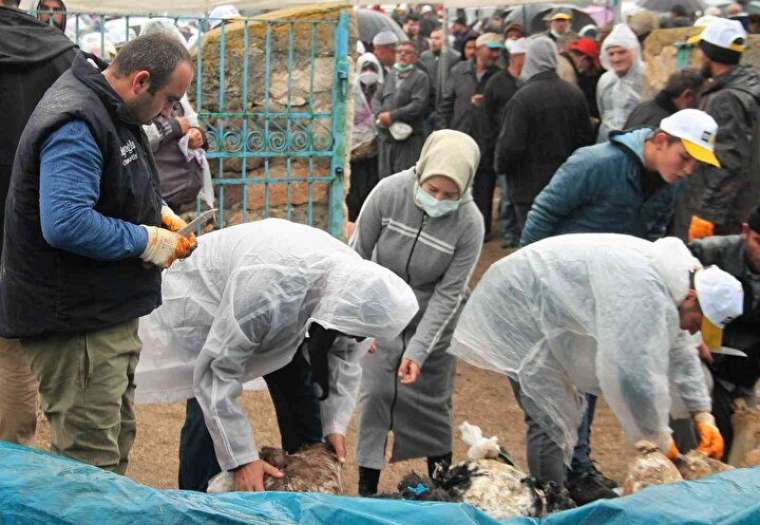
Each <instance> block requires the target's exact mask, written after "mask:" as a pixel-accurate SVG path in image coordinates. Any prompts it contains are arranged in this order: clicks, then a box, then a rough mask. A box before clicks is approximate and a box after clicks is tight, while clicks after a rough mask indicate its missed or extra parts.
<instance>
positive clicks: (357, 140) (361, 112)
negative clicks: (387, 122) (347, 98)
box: [351, 53, 383, 152]
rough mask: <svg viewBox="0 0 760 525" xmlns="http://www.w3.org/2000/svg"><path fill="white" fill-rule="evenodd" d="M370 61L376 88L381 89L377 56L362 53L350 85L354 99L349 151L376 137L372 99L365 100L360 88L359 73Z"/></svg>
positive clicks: (364, 144)
mask: <svg viewBox="0 0 760 525" xmlns="http://www.w3.org/2000/svg"><path fill="white" fill-rule="evenodd" d="M368 62H371V63H373V64H375V67H376V69H377V72H378V73H377V74H378V78H377V85H378V86H380V87H378V88H377V89H382V84H383V68H382V67H381V66H380V62H378V60H377V58H376V57H375V55H374V54H372V53H364V54H363V55H362V56H360V57H359V58H358V59H357V60H356V77H355V79H354V84H353V86H352V93H353V99H354V125H353V127H352V128H351V151H352V152H353V151H355V150H357V149H358V148H360V147H362V146H367V145H368V144H369V143H371V142H373V141H374V140H375V137H377V128H376V127H375V116H374V115H373V114H372V100H371V99H370V100H367V97H366V95H365V94H364V90H363V89H362V84H361V81H360V80H359V74H360V73H361V72H362V69H363V68H364V66H365V65H366V64H367V63H368Z"/></svg>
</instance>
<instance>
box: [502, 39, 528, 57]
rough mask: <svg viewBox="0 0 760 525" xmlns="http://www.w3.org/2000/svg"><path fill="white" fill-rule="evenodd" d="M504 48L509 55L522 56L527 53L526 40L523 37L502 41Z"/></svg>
mask: <svg viewBox="0 0 760 525" xmlns="http://www.w3.org/2000/svg"><path fill="white" fill-rule="evenodd" d="M504 47H506V48H507V51H509V54H510V55H524V54H525V53H526V52H527V51H528V39H527V38H525V37H523V38H518V39H516V40H510V39H507V40H505V41H504Z"/></svg>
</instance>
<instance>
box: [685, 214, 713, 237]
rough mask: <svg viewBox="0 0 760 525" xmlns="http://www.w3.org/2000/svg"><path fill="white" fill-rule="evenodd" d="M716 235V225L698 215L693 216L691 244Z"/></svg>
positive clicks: (690, 227) (690, 235)
mask: <svg viewBox="0 0 760 525" xmlns="http://www.w3.org/2000/svg"><path fill="white" fill-rule="evenodd" d="M714 234H715V224H713V223H712V222H710V221H706V220H705V219H702V218H701V217H697V216H696V215H692V216H691V222H690V223H689V233H688V235H689V242H691V241H694V240H696V239H702V238H704V237H712V236H713V235H714Z"/></svg>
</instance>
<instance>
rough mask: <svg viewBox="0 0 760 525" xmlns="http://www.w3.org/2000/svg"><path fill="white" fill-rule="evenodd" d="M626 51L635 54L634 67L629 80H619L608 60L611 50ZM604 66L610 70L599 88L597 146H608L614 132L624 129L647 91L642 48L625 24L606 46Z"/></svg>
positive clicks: (600, 81) (604, 47)
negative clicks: (621, 49) (608, 51)
mask: <svg viewBox="0 0 760 525" xmlns="http://www.w3.org/2000/svg"><path fill="white" fill-rule="evenodd" d="M615 46H619V47H624V48H626V49H630V50H631V51H632V52H633V54H634V57H633V64H632V65H631V68H630V69H629V70H628V72H627V73H626V74H625V76H622V77H619V76H617V74H616V73H615V72H614V71H612V66H611V65H610V61H609V59H608V58H607V50H608V49H609V48H610V47H615ZM599 58H600V60H601V62H602V66H604V69H606V70H607V72H606V73H604V74H603V75H602V76H601V78H600V79H599V83H598V84H597V85H596V104H597V107H598V108H599V117H600V118H601V123H600V124H599V133H598V135H597V140H596V141H597V143H599V142H606V141H607V140H608V137H609V133H610V131H613V130H620V129H623V126H624V125H625V121H626V120H627V119H628V115H630V114H631V112H632V111H633V110H634V108H635V107H636V106H637V105H638V104H639V101H640V100H641V91H642V89H643V87H644V63H643V62H642V61H641V45H640V44H639V40H638V39H637V38H636V35H635V34H634V33H633V31H631V29H630V28H629V27H628V26H627V25H625V24H618V25H616V26H615V28H614V29H613V30H612V32H611V33H610V34H609V36H608V37H607V38H605V39H604V43H602V50H601V53H600V56H599Z"/></svg>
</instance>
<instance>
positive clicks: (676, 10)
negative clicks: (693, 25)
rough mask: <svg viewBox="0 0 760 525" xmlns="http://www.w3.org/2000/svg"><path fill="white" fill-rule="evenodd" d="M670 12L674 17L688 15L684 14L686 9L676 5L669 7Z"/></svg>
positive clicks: (687, 14)
mask: <svg viewBox="0 0 760 525" xmlns="http://www.w3.org/2000/svg"><path fill="white" fill-rule="evenodd" d="M670 12H671V13H673V14H674V15H675V16H689V13H687V12H686V8H685V7H684V6H682V5H681V4H676V5H674V6H673V7H671V8H670Z"/></svg>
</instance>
